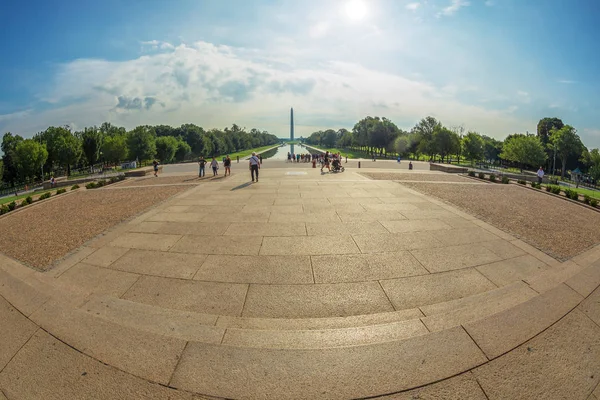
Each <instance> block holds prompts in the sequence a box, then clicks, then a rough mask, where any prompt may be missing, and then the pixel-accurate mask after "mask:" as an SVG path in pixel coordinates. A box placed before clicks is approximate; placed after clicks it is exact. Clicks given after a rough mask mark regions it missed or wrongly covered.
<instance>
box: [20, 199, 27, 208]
mask: <svg viewBox="0 0 600 400" xmlns="http://www.w3.org/2000/svg"><path fill="white" fill-rule="evenodd" d="M26 205H29V203H28V202H27V200H23V201H22V202H21V207H25V206H26Z"/></svg>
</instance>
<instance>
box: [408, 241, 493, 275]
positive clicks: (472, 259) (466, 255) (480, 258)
mask: <svg viewBox="0 0 600 400" xmlns="http://www.w3.org/2000/svg"><path fill="white" fill-rule="evenodd" d="M451 232H452V231H449V234H451ZM436 240H437V239H436ZM411 254H412V255H413V256H414V257H415V258H416V259H417V260H419V262H420V263H421V264H423V266H424V267H425V268H426V269H427V270H428V271H429V272H432V273H434V272H436V273H437V272H446V271H451V270H457V269H463V268H469V267H475V266H477V265H482V264H487V263H491V262H495V261H500V260H501V258H500V257H498V256H497V255H496V254H494V252H492V251H491V250H488V249H486V248H485V247H483V246H477V245H475V246H474V245H459V246H448V247H442V246H438V248H435V249H415V250H411Z"/></svg>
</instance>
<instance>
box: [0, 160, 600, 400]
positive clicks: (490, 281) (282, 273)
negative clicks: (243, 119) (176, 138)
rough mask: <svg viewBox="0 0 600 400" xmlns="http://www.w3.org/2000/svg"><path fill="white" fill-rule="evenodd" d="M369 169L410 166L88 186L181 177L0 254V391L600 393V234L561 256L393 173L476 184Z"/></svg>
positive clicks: (192, 174) (236, 172) (185, 172)
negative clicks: (54, 256) (88, 221)
mask: <svg viewBox="0 0 600 400" xmlns="http://www.w3.org/2000/svg"><path fill="white" fill-rule="evenodd" d="M386 168H387V169H386ZM377 169H378V170H381V171H387V172H390V173H392V172H395V173H399V174H406V175H403V178H404V179H400V178H399V179H397V181H394V180H373V179H370V178H369V177H368V176H365V175H362V174H360V173H359V172H361V171H364V168H363V169H361V170H358V169H357V168H354V166H353V167H352V168H348V169H347V170H346V172H344V173H340V174H321V173H320V171H319V169H313V168H310V166H309V164H305V165H303V164H298V165H285V163H276V162H273V163H272V164H271V165H269V166H266V165H265V168H262V169H261V171H260V181H259V182H258V183H251V182H249V171H247V167H246V164H245V163H240V164H234V168H233V175H232V176H230V177H227V178H223V177H221V176H219V177H218V178H216V179H213V178H206V179H202V180H199V179H197V176H196V171H195V166H194V165H179V166H173V167H170V166H167V167H165V173H164V174H163V176H162V177H161V178H153V177H151V178H141V179H138V180H136V181H129V180H128V181H126V182H124V183H123V184H117V185H114V186H109V187H106V188H103V189H97V190H102V191H105V192H111V193H112V192H115V193H116V192H118V193H120V196H123V195H122V193H128V192H127V191H132V190H135V188H139V187H148V188H149V187H152V186H155V187H167V186H177V185H180V186H185V188H184V189H185V190H180V191H178V192H177V194H175V195H174V196H172V197H170V198H169V199H168V200H167V201H165V202H163V203H160V204H159V205H157V206H154V207H152V208H150V209H149V210H147V211H145V212H143V213H142V214H139V215H137V216H136V217H134V218H132V219H130V220H128V221H125V222H123V223H121V224H119V225H116V226H114V227H113V228H111V229H108V230H107V231H106V232H105V233H104V234H102V235H100V236H98V237H96V238H94V239H92V240H90V241H88V242H86V243H85V244H84V245H83V246H81V247H79V248H78V249H77V250H76V251H74V252H73V253H72V254H70V255H69V256H67V257H66V258H64V259H63V260H61V261H60V262H58V263H56V265H54V266H53V267H52V268H49V269H48V271H46V272H40V271H37V270H34V269H32V268H28V267H26V266H24V265H23V264H21V263H20V262H18V261H17V260H15V259H13V258H10V257H8V256H5V255H2V254H0V321H2V323H1V324H0V336H1V337H2V338H3V339H2V344H1V345H0V399H1V400H4V399H5V398H6V399H8V400H13V399H33V398H43V399H71V398H73V399H75V398H85V399H90V398H98V399H114V398H119V399H146V398H153V399H167V398H169V399H202V398H234V399H258V398H272V399H321V398H323V399H350V398H366V397H376V396H384V398H389V399H582V400H586V399H589V400H600V387H599V386H598V383H599V382H600V288H599V286H600V247H599V246H598V245H596V246H592V247H590V248H588V249H586V250H585V251H583V252H580V253H578V255H576V256H575V257H573V258H570V259H567V260H562V259H561V260H558V259H556V258H553V257H551V256H550V255H548V252H546V251H541V250H540V249H538V248H536V247H534V246H532V245H531V244H530V243H528V242H526V241H524V240H522V239H520V238H517V237H515V236H513V235H512V234H510V233H508V232H506V231H505V230H501V229H498V227H496V226H492V225H490V224H488V223H486V222H484V221H483V220H481V219H478V218H476V217H475V216H473V215H470V214H467V213H465V212H463V211H460V210H459V209H457V208H455V207H454V206H452V205H450V204H448V203H445V202H442V201H440V200H437V199H435V198H434V197H431V196H426V195H424V194H422V193H420V192H417V191H415V190H413V189H411V188H409V185H403V184H402V182H403V181H404V182H413V181H419V180H423V181H427V182H433V183H432V184H436V185H449V184H456V185H469V187H471V188H472V187H481V188H484V187H486V186H487V185H488V184H486V183H482V182H478V181H474V180H469V179H467V178H457V177H454V179H450V181H448V179H446V178H444V177H448V176H449V175H447V174H444V173H441V172H429V171H428V170H427V165H426V164H421V163H416V167H415V170H414V171H411V172H410V173H409V171H408V170H407V169H406V166H405V165H404V164H403V165H402V166H398V165H395V164H393V163H389V162H388V163H387V164H386V163H385V162H380V163H379V164H377ZM409 174H410V175H409ZM421 178H422V179H421ZM452 180H454V181H455V182H451V181H452ZM132 193H133V192H132ZM57 201H58V200H57ZM8 218H10V217H8ZM0 222H2V221H0ZM0 253H2V249H0Z"/></svg>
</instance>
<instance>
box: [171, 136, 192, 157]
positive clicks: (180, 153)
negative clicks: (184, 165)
mask: <svg viewBox="0 0 600 400" xmlns="http://www.w3.org/2000/svg"><path fill="white" fill-rule="evenodd" d="M191 153H192V148H191V147H190V145H189V144H187V143H186V142H184V141H183V140H181V139H180V140H178V141H177V150H176V151H175V160H177V161H178V162H181V161H183V160H185V158H186V157H187V156H188V154H191Z"/></svg>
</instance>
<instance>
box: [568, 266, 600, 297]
mask: <svg viewBox="0 0 600 400" xmlns="http://www.w3.org/2000/svg"><path fill="white" fill-rule="evenodd" d="M565 283H566V284H567V286H569V287H570V288H572V289H573V290H575V291H576V292H577V293H579V294H580V295H582V296H583V297H587V296H589V295H590V294H591V293H592V292H593V291H594V290H595V289H596V288H597V287H598V286H600V261H597V262H596V263H594V264H592V265H591V266H589V267H587V268H585V269H583V270H581V271H580V272H579V273H577V274H575V275H574V276H572V277H571V278H569V279H568V280H566V281H565Z"/></svg>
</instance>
